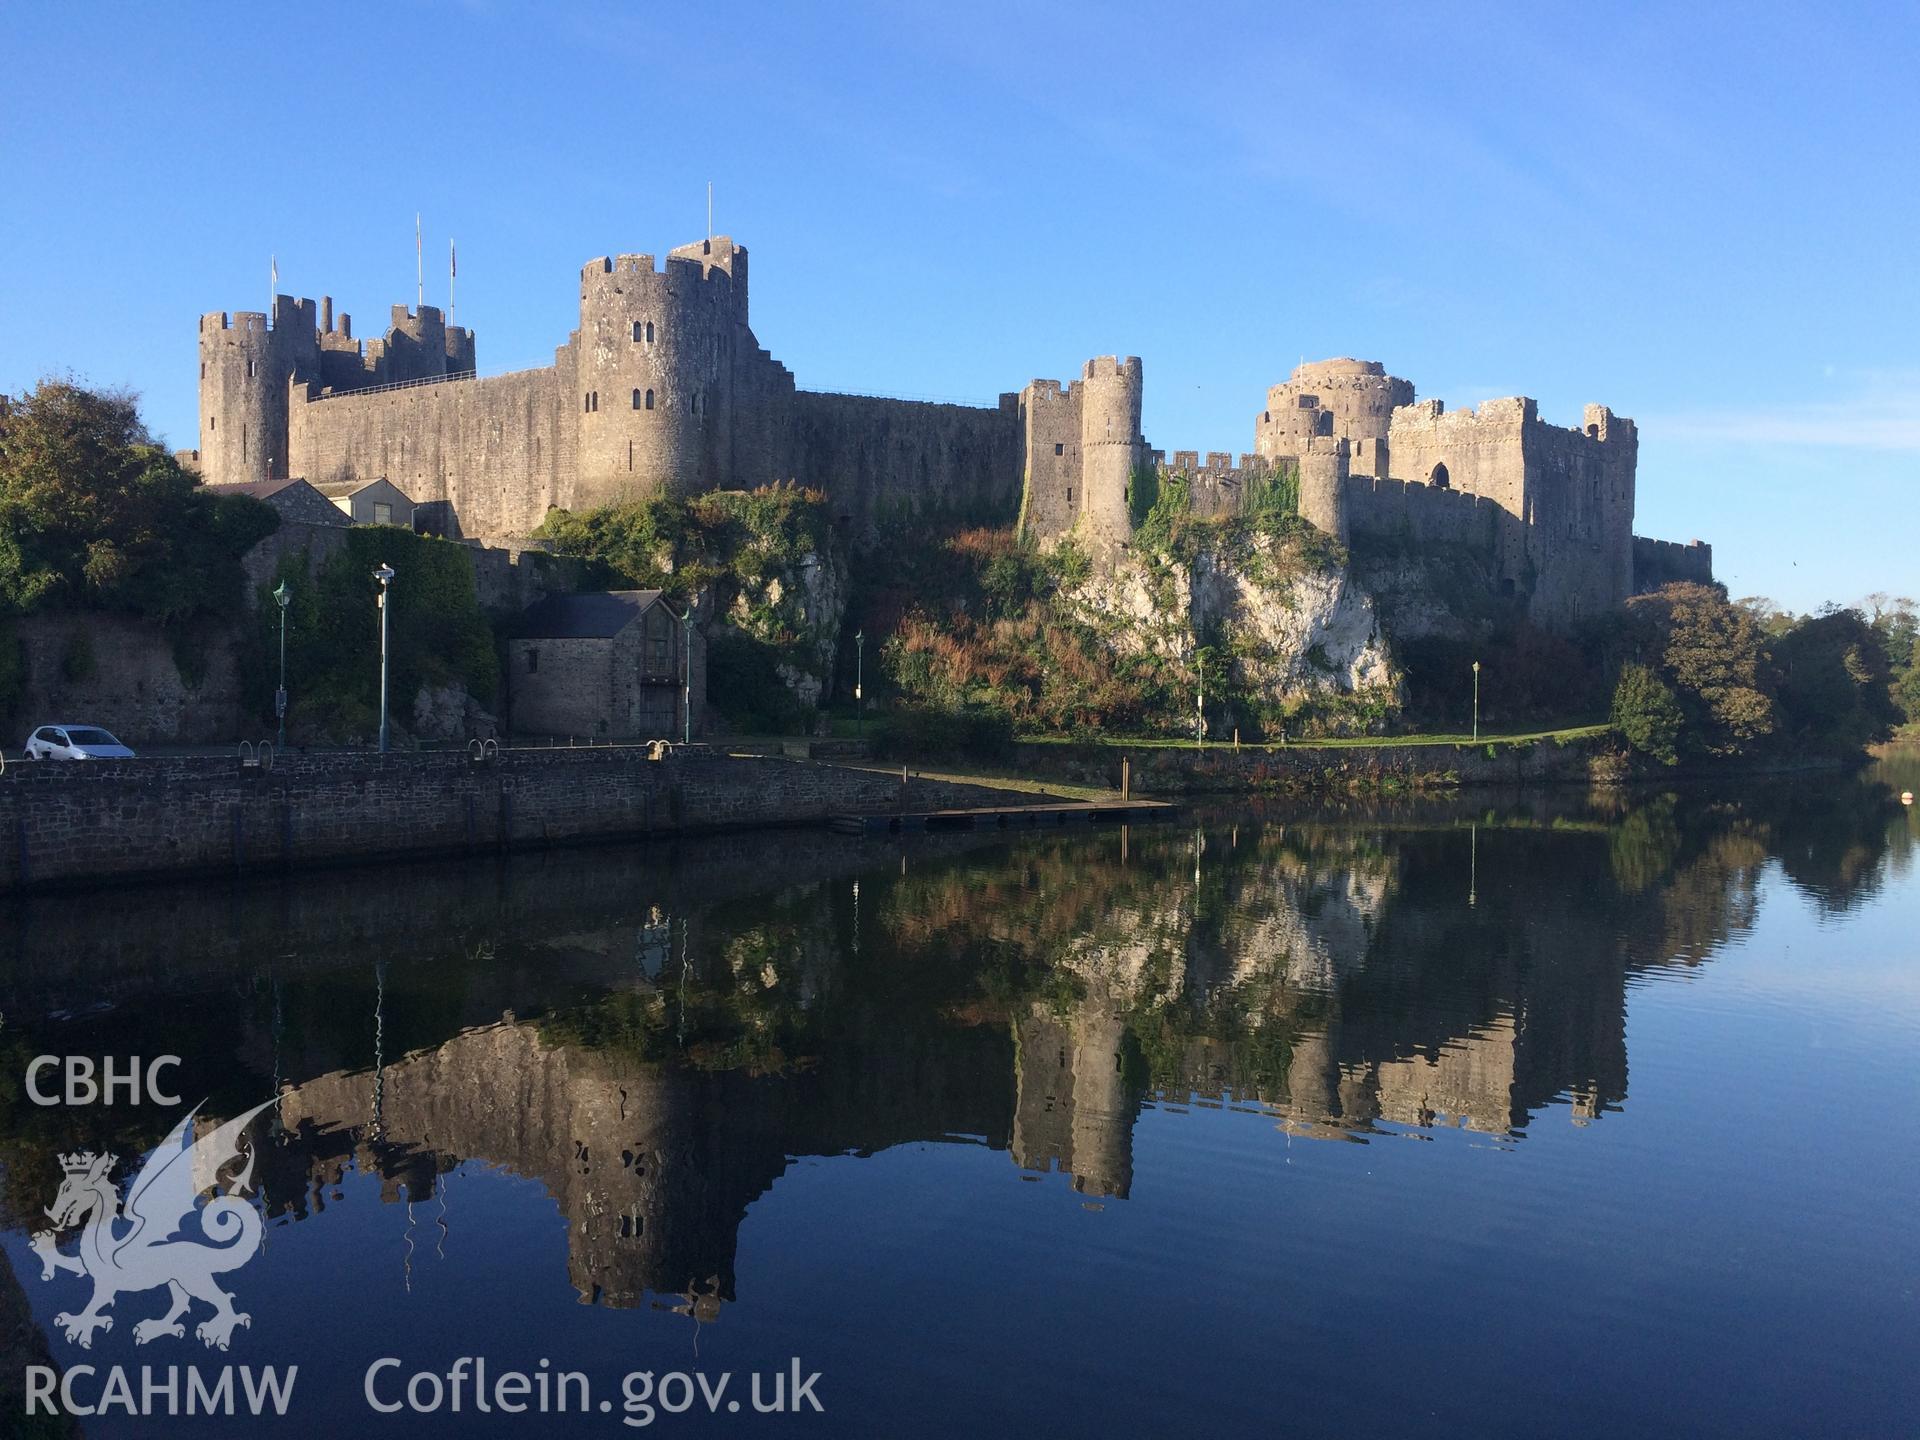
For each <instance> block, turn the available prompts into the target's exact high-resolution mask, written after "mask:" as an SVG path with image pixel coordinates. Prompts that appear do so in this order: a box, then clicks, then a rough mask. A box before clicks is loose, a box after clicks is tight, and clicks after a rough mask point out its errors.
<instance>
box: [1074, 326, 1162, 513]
mask: <svg viewBox="0 0 1920 1440" xmlns="http://www.w3.org/2000/svg"><path fill="white" fill-rule="evenodd" d="M1140 396H1141V371H1140V357H1139V356H1137V355H1129V356H1127V357H1126V359H1124V360H1122V359H1120V358H1119V357H1118V356H1115V355H1103V356H1101V357H1099V358H1098V359H1095V360H1089V361H1087V363H1086V367H1085V368H1084V369H1083V370H1082V371H1081V376H1080V466H1081V471H1080V473H1081V484H1082V486H1083V487H1084V488H1085V492H1086V493H1085V495H1084V496H1083V497H1082V500H1081V504H1080V506H1079V513H1080V515H1081V516H1083V517H1084V520H1085V523H1084V525H1083V526H1082V529H1083V531H1084V533H1085V534H1086V535H1087V537H1088V538H1089V539H1090V540H1092V541H1094V542H1096V543H1098V544H1103V545H1124V544H1126V543H1127V542H1128V541H1129V540H1131V539H1132V538H1133V519H1132V516H1131V515H1130V514H1129V512H1128V508H1127V487H1128V486H1129V485H1130V484H1131V483H1132V481H1133V472H1134V471H1135V469H1137V468H1138V467H1139V465H1140V462H1141V460H1142V459H1143V458H1144V456H1145V453H1146V447H1145V444H1144V443H1143V442H1142V440H1141V438H1140Z"/></svg>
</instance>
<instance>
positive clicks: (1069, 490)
mask: <svg viewBox="0 0 1920 1440" xmlns="http://www.w3.org/2000/svg"><path fill="white" fill-rule="evenodd" d="M1067 508H1068V509H1069V510H1071V509H1072V508H1073V487H1072V486H1071V485H1069V486H1068V487H1067Z"/></svg>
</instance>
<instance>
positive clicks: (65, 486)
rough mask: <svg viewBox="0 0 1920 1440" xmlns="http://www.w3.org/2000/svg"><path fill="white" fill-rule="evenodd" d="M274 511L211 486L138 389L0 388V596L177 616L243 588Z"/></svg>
mask: <svg viewBox="0 0 1920 1440" xmlns="http://www.w3.org/2000/svg"><path fill="white" fill-rule="evenodd" d="M278 524H279V517H278V516H277V515H276V514H275V512H274V511H273V509H272V508H271V507H270V506H267V505H263V504H261V503H260V502H259V501H257V500H254V499H251V498H249V497H245V496H215V495H211V494H209V493H208V492H207V491H206V490H205V489H204V488H202V487H201V486H200V484H199V482H198V480H197V479H196V478H195V477H194V476H193V475H192V474H190V473H189V472H188V471H187V470H186V469H184V468H183V467H182V466H181V465H180V463H179V462H178V461H177V460H175V459H174V458H173V457H172V456H171V455H169V454H168V453H167V452H166V451H165V450H164V449H162V448H161V447H160V445H159V444H158V443H156V441H155V440H154V438H153V436H152V435H150V434H149V433H148V431H147V429H146V427H145V425H143V424H142V423H141V420H140V415H139V410H138V407H137V406H136V404H135V400H134V397H133V396H132V395H130V394H128V393H126V392H123V391H104V390H89V389H86V388H84V387H83V386H80V385H78V384H76V383H74V382H73V381H71V380H51V379H49V380H42V381H41V382H40V384H39V385H38V386H37V387H36V388H34V389H33V390H31V391H29V392H28V393H27V394H25V395H22V396H20V397H19V398H18V399H12V400H7V399H0V606H4V607H5V608H6V609H9V610H11V611H12V612H14V613H15V614H25V613H28V612H31V611H34V610H38V609H43V608H49V607H65V608H72V609H109V610H121V611H127V612H130V613H132V614H136V615H140V616H143V617H145V618H148V619H151V620H155V621H157V622H159V623H160V624H162V625H165V626H168V627H173V628H177V627H179V626H180V625H183V624H184V623H186V622H188V621H191V620H193V619H196V618H198V617H200V616H202V615H208V614H224V613H230V612H231V611H232V610H233V609H234V608H235V607H236V606H237V605H238V604H239V602H240V598H241V594H242V576H241V570H240V564H239V560H240V557H241V556H242V555H243V554H245V553H246V551H247V550H248V549H249V548H251V547H252V545H253V544H254V543H255V542H256V541H258V540H259V539H261V538H262V537H263V536H266V535H268V534H271V533H272V531H273V530H274V528H275V527H276V526H277V525H278Z"/></svg>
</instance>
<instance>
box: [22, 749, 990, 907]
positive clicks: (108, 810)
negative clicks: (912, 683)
mask: <svg viewBox="0 0 1920 1440" xmlns="http://www.w3.org/2000/svg"><path fill="white" fill-rule="evenodd" d="M1006 803H1008V796H1007V792H1006V791H1004V790H996V789H989V788H986V787H982V786H973V785H962V784H954V783H949V782H944V781H935V780H925V779H921V778H918V777H915V778H913V779H911V780H910V781H908V782H906V783H905V784H904V785H903V784H902V781H901V778H900V775H899V773H898V772H890V771H885V770H863V769H856V768H853V767H849V766H841V765H826V764H820V763H818V762H814V761H807V760H788V759H783V758H773V757H762V756H726V755H709V754H678V755H674V756H671V757H670V758H668V759H665V760H657V761H656V760H650V759H648V758H647V750H646V749H645V748H644V747H641V746H612V747H601V748H581V749H567V750H561V749H553V750H541V749H525V750H503V751H501V752H499V754H498V755H497V756H496V757H495V758H492V759H490V760H487V761H485V762H482V763H476V762H475V761H473V760H472V759H471V758H470V757H469V756H468V755H467V754H466V753H464V752H458V751H439V752H426V753H408V754H391V755H385V756H381V755H374V754H368V753H365V752H360V751H329V752H315V753H310V754H297V755H287V756H284V757H280V758H278V759H277V760H276V761H275V763H274V765H273V767H272V768H271V769H264V768H252V769H243V768H242V767H241V766H240V764H239V762H238V760H236V759H227V758H208V757H201V756H192V757H179V758H169V759H151V760H90V761H79V762H62V763H55V762H42V763H40V764H37V765H27V764H23V763H19V762H16V763H13V764H10V765H8V767H7V769H6V773H5V774H4V775H0V890H21V889H27V888H39V887H45V886H72V885H86V884H93V883H102V882H107V881H111V880H116V879H121V878H128V877H148V878H159V877H163V876H169V875H196V874H197V875H220V874H226V875H236V874H237V875H247V874H256V873H272V872H275V871H281V870H287V869H305V868H310V867H318V866H325V865H337V864H346V863H365V862H377V861H381V860H389V859H401V858H406V857H413V856H425V855H448V854H460V853H463V852H476V853H477V852H482V851H500V850H511V849H518V848H524V847H529V846H544V845H557V844H568V843H582V842H589V841H596V840H619V839H631V838H636V837H644V836H649V835H666V834H685V833H694V832H701V831H715V830H738V829H750V828H762V827H770V826H791V825H809V824H818V823H820V822H822V821H824V820H825V819H826V818H827V817H828V816H830V815H834V814H852V813H868V814H879V813H885V812H887V811H889V810H894V809H899V808H902V807H903V806H904V807H905V808H909V809H933V808H940V807H944V806H963V805H990V804H1006Z"/></svg>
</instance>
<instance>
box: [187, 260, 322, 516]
mask: <svg viewBox="0 0 1920 1440" xmlns="http://www.w3.org/2000/svg"><path fill="white" fill-rule="evenodd" d="M316 313H317V312H316V310H315V308H314V303H313V301H311V300H295V299H293V298H292V297H291V296H287V295H281V296H277V297H275V300H274V316H273V323H272V324H271V325H269V324H268V321H267V317H266V316H265V315H263V314H261V313H260V312H259V311H245V310H243V311H236V312H235V313H234V314H232V315H228V314H226V313H225V312H224V311H219V310H215V311H212V312H210V313H208V314H206V315H202V316H201V317H200V444H199V447H198V448H199V450H200V472H201V474H202V475H203V476H205V477H206V481H207V483H208V484H209V485H235V484H242V483H245V482H248V481H255V480H271V479H279V478H283V477H284V476H285V475H286V473H287V385H288V382H290V381H291V380H292V379H293V378H294V374H295V371H296V370H299V369H300V368H301V367H302V366H303V365H304V364H306V363H307V362H309V361H313V362H317V359H318V354H319V333H318V329H317V326H316V319H315V317H316ZM302 373H306V372H305V371H302Z"/></svg>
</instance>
